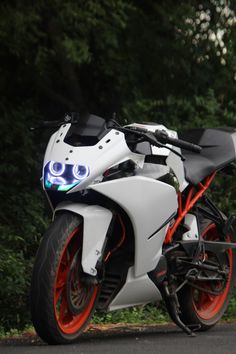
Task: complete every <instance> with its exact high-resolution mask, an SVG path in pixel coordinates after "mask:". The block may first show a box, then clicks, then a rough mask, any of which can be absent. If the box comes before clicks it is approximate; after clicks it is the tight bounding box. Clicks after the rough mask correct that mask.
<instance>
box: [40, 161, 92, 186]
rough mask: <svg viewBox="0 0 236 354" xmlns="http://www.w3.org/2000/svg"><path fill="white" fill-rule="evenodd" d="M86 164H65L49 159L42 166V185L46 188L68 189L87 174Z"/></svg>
mask: <svg viewBox="0 0 236 354" xmlns="http://www.w3.org/2000/svg"><path fill="white" fill-rule="evenodd" d="M89 173H90V172H89V167H88V166H86V165H79V164H76V165H67V164H64V163H61V162H56V161H49V162H48V163H47V164H46V166H45V167H44V186H45V188H46V189H53V190H58V191H68V190H69V189H71V188H72V187H74V186H75V185H76V184H79V183H80V182H81V181H83V180H84V179H85V178H86V177H88V176H89Z"/></svg>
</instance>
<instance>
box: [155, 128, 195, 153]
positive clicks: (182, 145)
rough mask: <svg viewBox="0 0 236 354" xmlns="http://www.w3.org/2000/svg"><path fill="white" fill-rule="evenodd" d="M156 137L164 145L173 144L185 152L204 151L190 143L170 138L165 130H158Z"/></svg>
mask: <svg viewBox="0 0 236 354" xmlns="http://www.w3.org/2000/svg"><path fill="white" fill-rule="evenodd" d="M155 137H156V138H157V140H159V141H160V142H161V143H163V144H172V145H174V146H177V147H180V148H182V149H185V150H189V151H193V152H197V153H200V152H201V151H202V148H201V146H199V145H196V144H192V143H189V142H188V141H185V140H181V139H175V138H171V137H169V136H168V134H167V133H166V132H165V131H164V130H156V131H155Z"/></svg>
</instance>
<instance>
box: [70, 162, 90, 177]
mask: <svg viewBox="0 0 236 354" xmlns="http://www.w3.org/2000/svg"><path fill="white" fill-rule="evenodd" d="M72 172H73V176H74V177H75V178H76V179H84V178H86V177H88V175H89V168H88V166H83V165H74V167H73V170H72Z"/></svg>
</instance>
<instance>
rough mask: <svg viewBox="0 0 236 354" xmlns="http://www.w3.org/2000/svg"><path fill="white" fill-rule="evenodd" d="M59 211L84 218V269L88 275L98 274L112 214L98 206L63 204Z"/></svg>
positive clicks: (58, 208) (59, 206)
mask: <svg viewBox="0 0 236 354" xmlns="http://www.w3.org/2000/svg"><path fill="white" fill-rule="evenodd" d="M58 210H70V211H72V212H73V213H76V214H78V215H81V216H82V217H83V227H84V229H83V250H82V261H81V263H82V268H83V271H84V272H85V273H87V274H90V275H93V276H95V275H96V274H97V270H96V264H97V261H98V259H99V258H100V256H101V254H102V249H103V245H104V241H105V238H106V235H107V230H108V228H109V225H110V222H111V219H112V212H111V211H110V210H108V209H105V208H102V207H101V206H98V205H86V204H75V203H70V202H69V203H66V202H65V203H61V204H59V205H58V206H57V208H56V210H55V213H56V212H57V211H58Z"/></svg>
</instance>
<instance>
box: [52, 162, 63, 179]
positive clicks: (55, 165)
mask: <svg viewBox="0 0 236 354" xmlns="http://www.w3.org/2000/svg"><path fill="white" fill-rule="evenodd" d="M65 169H66V166H65V164H64V163H61V162H55V161H51V162H50V163H49V172H50V173H51V175H53V176H61V175H63V173H64V172H65Z"/></svg>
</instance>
